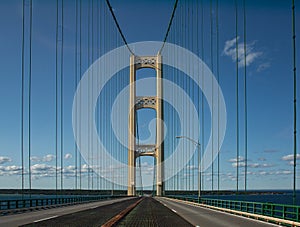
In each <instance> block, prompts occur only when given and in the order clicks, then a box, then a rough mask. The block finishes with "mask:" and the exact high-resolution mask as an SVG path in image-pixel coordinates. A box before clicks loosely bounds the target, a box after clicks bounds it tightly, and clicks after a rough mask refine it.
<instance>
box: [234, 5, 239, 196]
mask: <svg viewBox="0 0 300 227" xmlns="http://www.w3.org/2000/svg"><path fill="white" fill-rule="evenodd" d="M235 42H236V46H235V48H236V53H235V54H236V56H235V58H236V64H235V65H236V194H238V192H239V158H240V157H239V62H238V60H239V56H238V47H239V46H238V3H237V0H235Z"/></svg>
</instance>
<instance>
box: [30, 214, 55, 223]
mask: <svg viewBox="0 0 300 227" xmlns="http://www.w3.org/2000/svg"><path fill="white" fill-rule="evenodd" d="M56 217H58V215H55V216H51V217H48V218H42V219H39V220H35V221H34V223H36V222H40V221H46V220H49V219H52V218H56Z"/></svg>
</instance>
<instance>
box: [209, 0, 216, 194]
mask: <svg viewBox="0 0 300 227" xmlns="http://www.w3.org/2000/svg"><path fill="white" fill-rule="evenodd" d="M210 57H211V71H212V72H214V57H213V13H212V0H210ZM211 86H212V111H211V129H212V132H211V138H212V139H211V141H212V146H211V149H212V151H211V191H212V192H213V191H214V160H213V158H214V134H215V131H214V123H215V122H214V85H213V80H212V81H211Z"/></svg>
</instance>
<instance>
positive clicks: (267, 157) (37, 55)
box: [0, 0, 300, 189]
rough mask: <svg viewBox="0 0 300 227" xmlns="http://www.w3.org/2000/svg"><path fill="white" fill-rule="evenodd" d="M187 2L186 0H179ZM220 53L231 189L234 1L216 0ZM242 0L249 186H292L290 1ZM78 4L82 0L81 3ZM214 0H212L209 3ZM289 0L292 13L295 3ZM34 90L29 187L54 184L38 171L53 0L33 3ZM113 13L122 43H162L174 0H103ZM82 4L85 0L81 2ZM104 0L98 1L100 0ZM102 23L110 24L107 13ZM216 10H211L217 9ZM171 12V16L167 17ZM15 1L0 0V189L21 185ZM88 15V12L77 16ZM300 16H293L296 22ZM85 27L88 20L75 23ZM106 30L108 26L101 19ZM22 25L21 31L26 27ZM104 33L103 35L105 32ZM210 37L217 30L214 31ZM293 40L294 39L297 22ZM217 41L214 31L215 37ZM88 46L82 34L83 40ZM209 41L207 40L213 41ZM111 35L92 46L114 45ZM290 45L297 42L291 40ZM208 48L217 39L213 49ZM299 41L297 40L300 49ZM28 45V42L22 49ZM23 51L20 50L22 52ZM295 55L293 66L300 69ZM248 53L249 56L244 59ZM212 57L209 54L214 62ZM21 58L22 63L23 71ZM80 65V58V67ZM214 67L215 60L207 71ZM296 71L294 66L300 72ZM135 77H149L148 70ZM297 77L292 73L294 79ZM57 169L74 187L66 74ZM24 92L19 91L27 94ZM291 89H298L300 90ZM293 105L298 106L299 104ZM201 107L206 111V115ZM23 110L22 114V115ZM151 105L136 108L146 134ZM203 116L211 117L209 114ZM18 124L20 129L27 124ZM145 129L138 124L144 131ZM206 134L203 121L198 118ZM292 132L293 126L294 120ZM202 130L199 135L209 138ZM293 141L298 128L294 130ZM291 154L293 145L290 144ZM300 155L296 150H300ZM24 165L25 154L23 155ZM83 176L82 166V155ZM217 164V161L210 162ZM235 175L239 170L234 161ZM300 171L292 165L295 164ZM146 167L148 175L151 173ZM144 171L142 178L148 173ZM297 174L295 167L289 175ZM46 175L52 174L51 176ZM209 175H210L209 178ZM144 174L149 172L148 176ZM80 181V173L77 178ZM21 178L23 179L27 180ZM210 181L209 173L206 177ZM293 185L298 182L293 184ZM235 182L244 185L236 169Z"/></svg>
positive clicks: (48, 160)
mask: <svg viewBox="0 0 300 227" xmlns="http://www.w3.org/2000/svg"><path fill="white" fill-rule="evenodd" d="M187 2H189V1H187ZM220 2H221V3H220V5H219V21H220V23H219V29H220V31H219V34H220V36H219V47H220V48H219V52H218V53H216V52H215V53H216V54H215V55H214V56H218V57H219V59H220V86H221V89H222V92H223V94H224V97H225V102H226V107H227V116H228V127H227V131H226V137H225V140H224V143H223V146H222V148H221V152H220V158H221V169H220V172H221V188H222V189H235V180H236V179H235V171H236V168H235V165H236V162H235V160H234V159H235V158H236V157H235V156H236V148H235V147H236V122H235V119H236V103H235V95H236V94H235V75H236V71H235V60H234V53H235V11H234V10H235V9H234V1H233V0H232V1H230V0H226V1H220ZM246 2H247V9H246V12H247V41H246V43H247V49H249V53H248V54H249V55H248V58H247V60H248V65H247V81H248V152H249V157H248V165H249V166H248V167H249V168H248V171H249V173H248V176H249V178H248V179H249V182H248V187H249V188H250V189H282V188H284V189H290V188H291V187H292V165H291V163H290V161H291V160H292V159H291V156H290V155H291V154H292V152H293V137H292V135H293V83H292V58H291V57H292V38H291V37H292V34H291V3H290V1H279V0H264V1H260V0H254V1H250V0H246ZM85 3H86V2H85ZM213 3H214V6H215V1H213ZM298 3H299V1H296V18H297V19H298V17H299V16H298V15H300V14H299V11H300V10H299V9H300V5H299V4H298ZM33 4H34V8H33V13H34V14H33V15H34V16H33V81H32V83H33V90H32V97H33V99H32V108H33V109H32V110H33V111H32V119H33V120H32V139H33V141H34V142H33V143H32V165H33V169H32V171H33V172H34V171H36V172H35V176H34V179H33V187H34V188H39V187H42V188H51V187H52V188H53V187H54V177H53V175H51V176H48V175H47V174H46V173H47V172H48V173H49V172H51V171H52V172H53V171H54V168H55V142H54V141H55V110H54V107H55V102H54V101H55V100H54V98H53V97H54V95H55V93H54V92H55V90H54V89H55V83H54V77H53V75H54V74H55V68H54V65H55V4H54V2H53V1H33ZM111 5H112V6H113V8H114V13H115V15H116V17H117V19H118V21H119V24H120V27H121V28H122V31H123V33H124V35H125V37H126V39H127V41H128V43H131V42H137V41H148V40H155V41H162V40H163V38H164V35H165V32H166V28H167V25H168V22H169V18H170V15H171V12H172V9H173V1H171V0H168V1H158V0H156V1H138V0H130V1H126V2H125V1H120V0H111ZM83 7H84V9H86V7H87V5H86V4H83ZM102 7H106V5H105V4H102ZM209 7H210V3H209V1H205V0H204V21H205V26H204V31H205V36H204V40H205V42H204V52H205V54H204V59H203V60H204V62H205V63H206V64H207V65H208V66H209V67H210V66H211V60H210V59H211V58H210V30H209V28H210V11H209V9H210V8H209ZM239 7H240V8H239V15H238V18H239V21H238V22H239V25H238V36H239V39H238V42H239V44H243V42H244V41H243V39H244V37H243V26H242V22H243V14H242V12H243V11H242V1H239ZM74 10H75V8H74V2H73V1H65V25H64V32H65V52H64V74H65V75H73V74H74V66H73V63H74V42H75V41H74V34H75V30H74ZM105 12H106V13H107V14H106V16H107V18H109V19H107V20H109V21H111V22H110V23H108V24H109V26H114V24H113V22H112V20H111V16H110V14H109V13H108V11H105ZM215 13H216V12H215V10H214V11H213V15H215ZM175 18H176V15H175ZM21 19H22V4H21V1H20V0H11V1H8V0H7V1H1V2H0V27H1V30H2V31H1V35H0V50H1V52H0V58H1V79H2V82H1V83H0V105H1V118H0V181H1V184H0V187H1V188H19V187H20V165H21V161H20V114H21V112H20V97H21V94H20V89H21V80H20V72H21V37H22V33H21V31H22V24H21V22H22V20H21ZM83 20H84V22H85V23H86V22H87V18H84V19H83ZM298 21H299V19H298V20H297V22H298ZM82 29H83V30H84V31H85V32H86V31H87V26H85V27H83V28H82ZM106 29H107V30H106V31H109V30H112V31H113V34H115V33H114V32H116V30H115V28H112V27H108V28H106ZM27 31H28V30H27ZM107 36H108V37H106V38H109V35H107ZM214 37H215V36H214ZM296 37H297V41H298V37H300V34H299V29H298V30H297V36H296ZM214 40H215V41H216V39H214ZM84 41H85V44H84V45H86V38H85V40H84ZM215 41H214V42H215ZM121 43H122V42H121V41H120V40H119V41H118V42H117V43H109V45H110V46H107V47H106V48H104V49H103V50H102V52H101V53H100V54H104V53H105V52H106V51H108V50H111V49H113V48H114V47H116V46H118V45H121ZM297 46H299V45H298V44H297ZM214 48H215V47H214ZM298 49H299V48H298ZM27 51H28V50H27ZM27 53H28V52H27ZM298 56H299V54H298V55H297V69H299V68H300V63H299V57H298ZM251 59H252V60H251ZM215 60H216V58H214V61H215ZM27 64H28V60H27V61H26V67H25V69H26V70H28V65H27ZM87 66H88V60H87V58H84V59H83V67H82V71H83V72H84V71H85V70H86V68H87ZM243 70H244V66H242V65H241V66H240V67H239V75H240V78H241V79H240V97H241V100H240V114H239V116H240V133H241V134H240V139H241V140H240V155H241V157H240V160H241V162H240V163H241V165H243V164H244V162H243V159H244V139H243V138H244V127H243V122H244V115H243V107H244V106H243ZM212 71H213V72H215V71H216V68H215V65H214V68H213V69H212ZM298 74H299V73H298ZM142 76H145V77H148V76H151V75H150V72H149V71H145V72H144V73H142ZM298 84H299V79H298ZM64 86H65V87H64V138H65V140H64V141H65V142H64V152H63V156H64V158H63V159H64V169H65V172H66V176H67V177H66V179H65V183H64V185H65V187H66V188H73V187H74V177H73V175H72V174H74V162H75V160H74V140H73V133H72V127H71V106H72V100H73V95H74V81H73V80H72V78H71V76H70V77H68V79H66V81H65V83H64ZM26 97H27V96H26ZM298 97H299V95H298ZM298 106H299V105H298ZM206 115H208V114H206ZM26 116H27V115H26ZM153 117H154V113H153V112H151V111H150V112H147V113H145V115H144V116H143V114H140V118H139V121H140V124H141V125H142V126H143V127H142V128H141V130H140V133H141V137H143V138H145V139H146V138H147V137H148V136H149V135H150V132H149V131H147V130H146V129H147V127H145V126H147V125H148V123H149V121H150V120H151V118H153ZM206 120H207V121H208V122H209V121H210V119H209V118H208V117H207V119H206ZM27 126H28V125H27V123H26V128H27ZM142 129H144V130H142ZM205 129H206V131H207V132H206V134H208V132H209V130H210V128H209V124H206V128H205ZM298 131H299V127H298ZM27 136H28V135H25V141H27V140H26V139H27V138H28V137H27ZM207 139H208V138H205V140H207ZM298 142H300V141H299V135H298ZM298 153H299V152H298ZM299 161H300V156H299ZM152 162H153V160H152V159H151V158H143V159H142V165H143V166H144V168H145V170H144V171H145V172H147V170H148V172H152V171H153V168H152ZM25 164H27V162H26V163H25ZM82 165H83V168H82V169H83V174H85V173H86V171H87V166H86V165H85V163H84V161H82ZM214 168H215V170H216V164H215V167H214ZM210 171H211V170H207V172H206V173H204V175H205V182H204V186H205V188H206V189H210V188H211V186H210V185H211V176H210ZM240 171H241V173H242V172H243V168H240ZM297 171H298V172H299V170H297ZM149 174H150V175H151V173H149ZM146 178H147V177H146ZM299 178H300V175H299V174H298V176H297V179H299ZM49 179H51V180H49ZM214 179H215V180H216V177H214ZM147 180H151V177H148V178H147ZM83 182H84V183H83V184H84V185H85V184H86V178H85V179H84V181H83ZM25 185H27V183H26V184H25ZM214 185H215V186H216V181H215V182H214ZM297 186H298V188H299V186H300V183H299V180H298V182H297ZM240 188H243V175H242V174H241V179H240Z"/></svg>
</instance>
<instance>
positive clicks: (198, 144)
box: [176, 136, 201, 199]
mask: <svg viewBox="0 0 300 227" xmlns="http://www.w3.org/2000/svg"><path fill="white" fill-rule="evenodd" d="M176 139H187V140H189V141H191V142H192V143H193V144H195V145H196V146H197V147H198V199H199V198H200V196H201V170H200V161H201V160H200V149H201V144H200V143H199V142H197V141H195V140H193V139H192V138H190V137H187V136H176Z"/></svg>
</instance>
